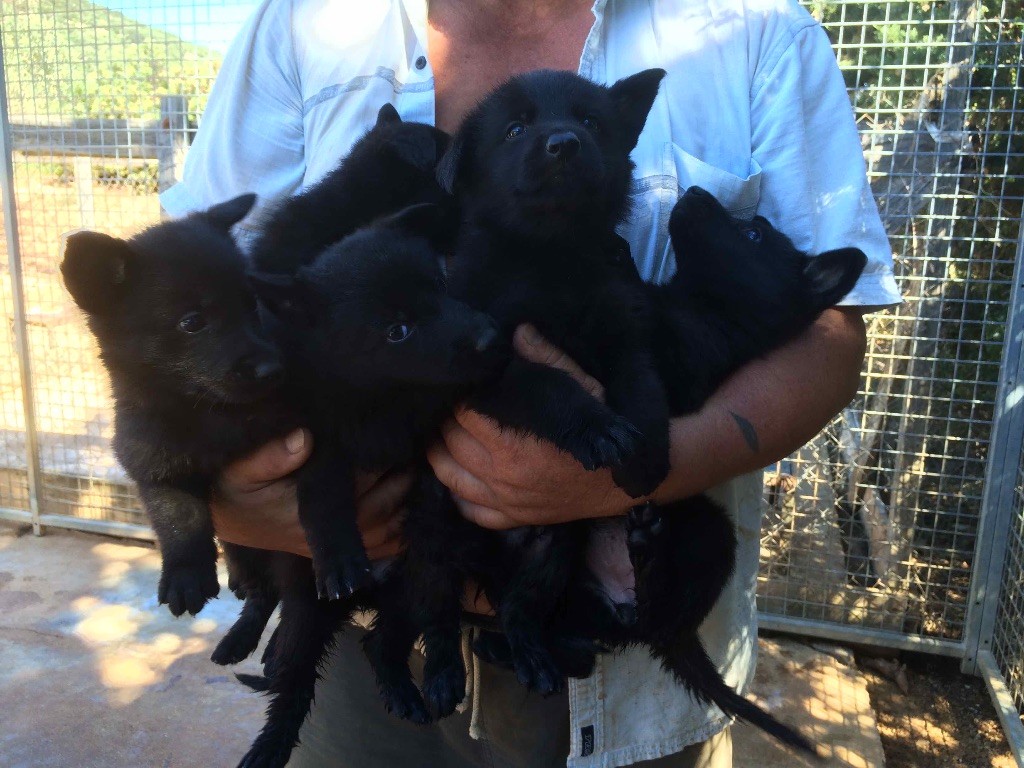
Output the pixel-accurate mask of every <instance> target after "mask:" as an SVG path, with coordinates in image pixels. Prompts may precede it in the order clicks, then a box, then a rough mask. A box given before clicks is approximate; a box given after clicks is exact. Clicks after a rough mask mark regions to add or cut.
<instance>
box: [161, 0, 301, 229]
mask: <svg viewBox="0 0 1024 768" xmlns="http://www.w3.org/2000/svg"><path fill="white" fill-rule="evenodd" d="M291 17H292V4H291V2H289V1H288V0H267V1H266V2H264V3H263V4H262V5H261V6H260V7H259V8H258V9H257V10H256V11H255V13H254V14H253V16H252V18H250V19H249V21H248V22H247V23H246V25H245V26H244V27H243V28H242V30H241V31H240V32H239V34H238V36H237V37H236V38H235V40H234V41H233V42H232V44H231V47H230V49H229V50H228V53H227V55H226V56H225V57H224V62H223V64H222V66H221V69H220V72H219V74H218V75H217V80H216V82H215V83H214V86H213V89H212V91H211V93H210V99H209V103H208V106H207V109H206V111H205V113H204V114H203V118H202V122H201V124H200V126H199V130H198V132H197V134H196V137H195V141H194V143H193V144H192V147H191V148H190V149H189V152H188V155H187V156H186V159H185V168H184V172H183V175H182V181H181V182H179V183H178V184H175V185H174V186H173V187H170V188H169V189H167V190H165V191H164V192H163V193H162V194H161V195H160V204H161V205H162V206H163V208H164V210H166V211H167V212H168V213H169V214H171V215H172V216H181V215H184V214H186V213H189V212H191V211H194V210H197V209H200V208H206V207H208V206H210V205H213V204H215V203H218V202H221V201H223V200H227V199H229V198H231V197H234V196H235V195H239V194H242V193H245V192H255V193H256V195H257V197H258V203H257V206H256V209H255V210H254V213H252V214H250V216H249V217H248V219H247V220H248V221H253V220H255V219H257V218H258V215H259V214H258V210H259V209H260V208H261V207H262V206H264V205H266V204H267V203H269V202H272V201H273V200H277V199H280V198H283V197H286V196H287V195H290V194H292V193H294V192H295V191H296V190H297V189H298V188H299V187H300V185H301V184H302V179H303V174H304V172H305V160H304V141H303V113H302V96H301V90H300V86H299V78H298V74H297V68H296V61H295V55H294V50H293V46H292V29H291V24H292V21H291Z"/></svg>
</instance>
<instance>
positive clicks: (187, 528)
mask: <svg viewBox="0 0 1024 768" xmlns="http://www.w3.org/2000/svg"><path fill="white" fill-rule="evenodd" d="M254 201H255V196H253V195H242V196H240V197H237V198H235V199H233V200H229V201H228V202H225V203H222V204H220V205H216V206H214V207H212V208H210V209H209V210H207V211H205V212H202V213H195V214H192V215H191V216H188V217H186V218H184V219H181V220H178V221H171V222H165V223H162V224H158V225H157V226H154V227H152V228H150V229H147V230H146V231H144V232H142V233H141V234H139V235H136V236H135V237H133V238H131V239H129V240H121V239H118V238H115V237H110V236H108V235H104V234H101V233H98V232H78V233H75V234H73V235H71V236H70V237H68V240H67V248H66V251H65V254H64V261H63V263H62V264H61V272H62V273H63V276H64V282H65V284H66V285H67V288H68V290H69V291H70V292H71V295H72V296H73V297H74V299H75V302H76V303H77V304H78V306H79V307H81V308H82V309H83V310H85V312H86V314H87V316H88V321H89V328H90V330H91V331H92V333H93V335H94V336H95V337H96V340H97V342H98V343H99V348H100V356H101V358H102V360H103V362H104V363H105V365H106V367H107V370H108V371H109V373H110V381H111V387H112V390H113V395H114V431H115V434H114V451H115V453H116V454H117V457H118V459H119V460H120V462H121V464H122V465H123V466H124V467H125V469H126V470H127V472H128V474H129V476H130V477H131V478H132V479H133V480H134V481H135V482H136V483H137V484H138V488H139V496H140V497H141V499H142V502H143V505H144V507H145V509H146V512H147V514H148V516H149V518H150V521H151V522H152V524H153V530H154V531H155V532H156V535H157V539H158V541H159V544H160V552H161V555H162V557H163V571H162V573H161V576H160V585H159V592H158V596H159V600H160V602H161V603H166V604H167V605H168V607H169V608H170V610H171V613H173V614H174V615H175V616H179V615H181V614H182V613H184V612H185V611H188V612H189V613H191V614H196V613H198V612H199V611H200V610H201V609H202V607H203V605H204V604H205V603H206V601H207V600H209V599H210V598H212V597H214V596H215V595H216V594H217V592H218V591H219V586H218V584H217V571H216V559H217V551H216V546H215V544H214V538H213V535H214V532H213V525H212V522H211V519H210V511H209V507H208V501H209V496H210V488H211V483H212V481H213V479H214V478H215V477H216V475H217V473H218V472H219V471H220V469H221V468H223V467H224V466H225V465H226V464H227V463H229V462H230V461H232V460H234V459H237V458H239V457H240V456H243V455H244V454H246V453H248V452H249V451H251V450H253V449H254V448H255V447H257V446H258V445H261V444H262V443H265V442H267V441H268V440H270V439H272V438H275V437H278V436H280V435H282V434H284V433H285V432H287V431H288V430H289V429H292V428H294V426H295V425H296V424H297V423H298V422H297V420H296V419H295V415H294V414H293V413H290V412H289V410H288V409H287V408H285V407H283V406H282V404H281V402H280V401H279V400H278V399H277V398H276V397H273V396H271V395H272V393H273V391H274V389H275V388H276V387H277V386H278V384H279V383H280V381H281V378H282V374H283V373H284V368H283V366H282V361H281V356H280V354H279V352H278V350H277V347H276V346H275V345H274V344H273V343H272V341H271V340H270V339H269V338H268V337H267V335H266V334H265V332H264V329H263V328H262V326H261V323H260V320H259V317H258V314H257V311H256V310H257V307H256V298H255V296H254V294H253V292H252V290H251V289H250V288H249V284H248V281H247V279H246V276H245V270H246V264H245V261H244V259H243V257H242V254H241V253H240V252H239V250H238V249H237V247H236V246H235V243H234V241H233V239H232V237H231V234H230V229H231V226H232V225H233V224H234V223H236V222H237V221H239V220H241V219H242V217H244V216H245V214H246V213H247V212H248V211H249V209H250V208H251V207H252V205H253V202H254ZM237 552H238V550H236V553H237Z"/></svg>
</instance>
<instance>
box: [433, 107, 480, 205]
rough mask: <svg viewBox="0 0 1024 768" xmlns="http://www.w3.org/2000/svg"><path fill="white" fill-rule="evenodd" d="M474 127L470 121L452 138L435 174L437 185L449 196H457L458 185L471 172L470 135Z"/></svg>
mask: <svg viewBox="0 0 1024 768" xmlns="http://www.w3.org/2000/svg"><path fill="white" fill-rule="evenodd" d="M472 130H473V126H472V123H471V121H470V120H466V122H464V123H463V124H462V127H461V128H459V131H458V133H456V134H455V136H454V137H453V138H452V142H451V144H449V145H448V150H447V151H446V152H445V153H444V154H443V155H442V156H441V160H440V161H439V162H438V164H437V170H436V171H435V174H436V176H437V183H438V184H440V185H441V189H443V190H444V191H445V192H447V193H448V194H449V195H453V194H455V187H456V185H457V184H458V183H459V182H460V181H461V180H463V179H464V178H465V177H466V173H468V172H469V161H470V157H469V156H470V152H471V147H470V139H469V137H470V134H471V132H472Z"/></svg>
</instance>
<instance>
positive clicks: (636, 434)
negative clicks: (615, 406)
mask: <svg viewBox="0 0 1024 768" xmlns="http://www.w3.org/2000/svg"><path fill="white" fill-rule="evenodd" d="M641 437H642V435H641V434H640V431H639V430H638V429H637V428H636V427H635V426H633V424H632V422H630V421H628V420H626V419H624V418H622V417H621V416H617V415H615V414H611V416H610V417H609V418H608V419H607V420H606V421H605V422H604V423H601V424H584V425H581V427H580V428H579V429H578V430H577V432H576V433H575V434H573V435H570V436H568V437H567V439H566V445H565V446H564V447H565V449H566V450H567V451H568V452H569V453H571V454H572V456H573V458H575V459H576V461H578V462H579V463H580V464H582V465H583V467H584V468H585V469H588V470H590V471H593V470H595V469H601V468H602V467H619V466H622V465H623V464H624V463H626V462H627V461H628V460H629V459H630V457H631V456H633V454H634V453H636V450H637V445H638V444H639V442H640V439H641Z"/></svg>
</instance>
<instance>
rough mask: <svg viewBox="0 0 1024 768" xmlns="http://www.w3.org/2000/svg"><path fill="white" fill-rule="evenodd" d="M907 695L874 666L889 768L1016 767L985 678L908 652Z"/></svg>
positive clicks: (866, 664)
mask: <svg viewBox="0 0 1024 768" xmlns="http://www.w3.org/2000/svg"><path fill="white" fill-rule="evenodd" d="M900 661H901V662H902V663H903V664H905V665H906V681H907V688H908V691H907V693H904V692H903V691H902V690H900V686H899V685H897V683H896V682H895V681H894V680H892V679H890V678H889V677H887V676H883V675H882V674H880V673H878V672H877V671H873V670H872V669H871V666H872V663H871V661H870V659H869V658H868V657H862V656H858V659H857V662H858V664H857V666H858V667H859V669H860V670H861V673H862V674H863V676H864V678H865V680H866V681H867V687H868V695H869V696H870V697H871V706H872V708H873V709H874V711H875V717H876V719H877V721H878V731H879V734H880V735H881V737H882V747H883V749H884V750H885V764H886V766H887V768H1013V766H1014V765H1015V763H1014V761H1013V757H1012V755H1011V754H1010V749H1009V746H1008V745H1007V742H1006V739H1005V737H1004V736H1003V732H1002V730H1001V728H1000V725H999V720H998V719H997V717H996V713H995V709H994V708H993V706H992V702H991V700H990V699H989V695H988V691H987V690H986V689H985V684H984V683H983V682H982V680H981V678H978V677H968V676H967V675H964V674H961V672H960V665H959V662H958V661H957V660H956V659H948V658H940V657H935V656H927V655H924V654H910V653H905V654H903V655H902V656H901V658H900Z"/></svg>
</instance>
